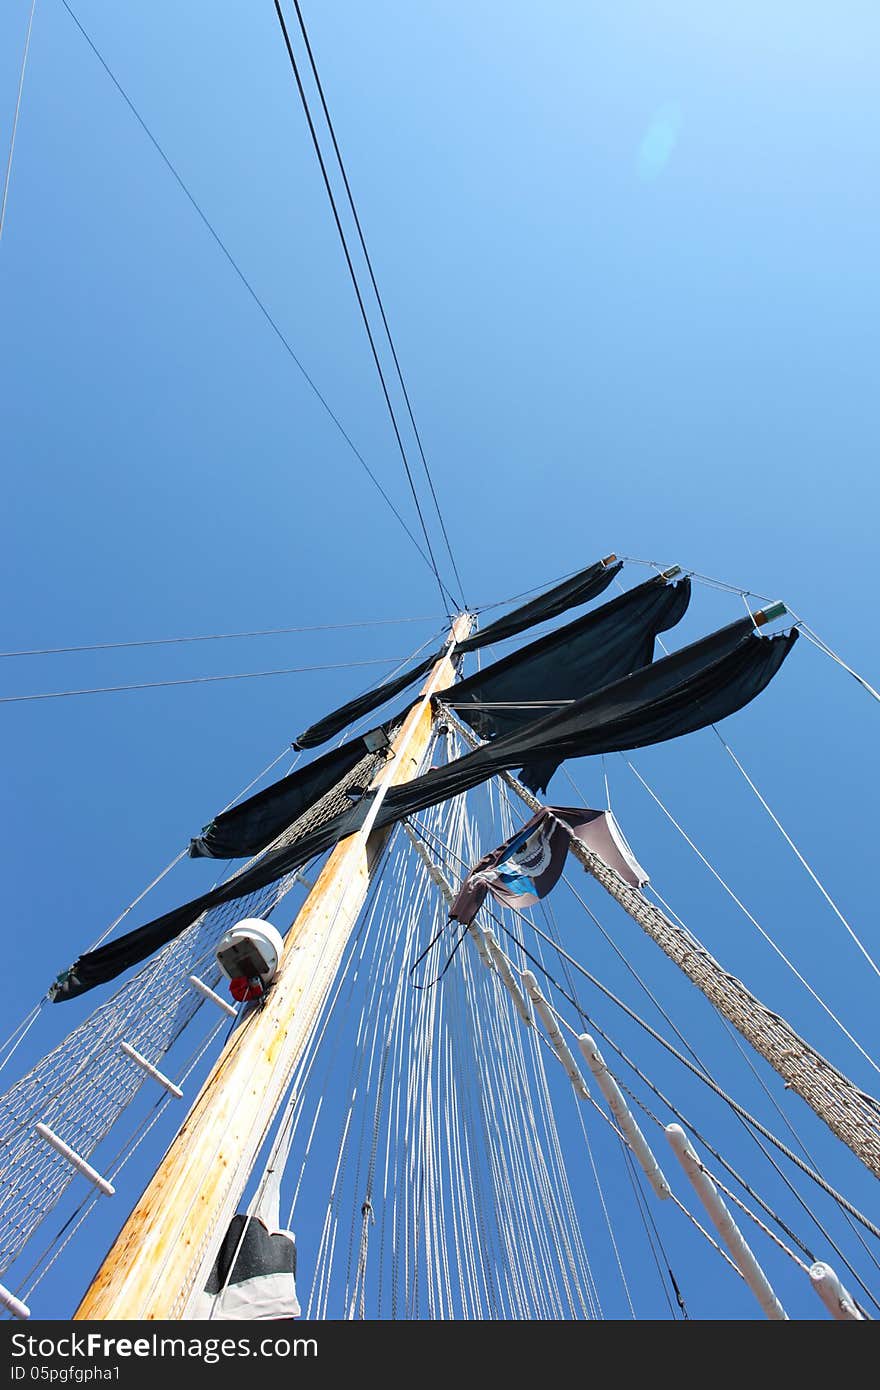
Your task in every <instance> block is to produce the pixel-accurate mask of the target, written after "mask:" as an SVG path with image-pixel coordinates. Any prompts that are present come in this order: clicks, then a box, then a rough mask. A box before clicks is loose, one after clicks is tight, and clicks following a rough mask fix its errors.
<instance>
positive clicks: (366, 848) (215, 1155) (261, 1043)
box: [74, 613, 471, 1321]
mask: <svg viewBox="0 0 880 1390" xmlns="http://www.w3.org/2000/svg"><path fill="white" fill-rule="evenodd" d="M470 628H471V618H470V616H469V615H468V614H466V613H465V614H461V615H460V616H459V617H458V618H456V619H455V621H454V623H453V625H452V629H451V632H450V634H449V639H448V645H447V650H446V652H445V653H444V655H443V656H442V657H441V658H440V659H439V660H438V661H437V663H436V665H435V666H434V668H433V669H432V671H431V674H430V676H429V677H428V680H427V682H426V683H425V685H424V687H423V688H422V692H421V694H422V698H421V699H420V700H419V702H418V704H416V705H415V706H414V707H413V709H412V710H411V711H410V713H409V714H408V715H407V718H406V720H405V721H404V723H403V725H402V726H401V728H400V731H399V732H398V734H397V736H396V738H395V739H394V740H393V742H392V745H391V747H392V751H393V754H394V756H393V757H392V758H391V759H390V761H389V763H388V765H387V766H386V767H385V768H383V769H382V771H381V772H380V773H379V775H378V776H377V778H376V779H375V781H374V783H373V786H374V787H376V788H377V792H376V796H375V797H374V800H373V806H372V807H371V811H370V815H369V817H368V819H367V822H366V824H365V825H364V828H363V829H362V830H360V831H359V832H358V833H357V834H356V835H352V836H350V837H349V838H348V839H346V840H343V841H342V842H341V844H339V845H337V847H336V848H335V850H334V851H333V853H332V854H331V855H330V858H329V859H328V861H327V863H326V865H325V866H324V868H323V870H322V872H321V874H320V875H319V877H318V880H317V882H316V884H315V886H314V888H313V889H312V891H311V893H310V894H309V896H308V898H307V899H306V901H305V903H304V904H303V906H302V908H301V909H300V912H299V914H298V916H297V918H296V920H295V921H294V923H293V926H292V927H291V930H290V932H289V934H288V936H287V940H286V942H285V948H284V954H283V957H282V962H281V966H280V969H279V972H278V976H277V979H276V981H275V984H274V985H273V987H272V990H271V992H270V994H269V996H268V999H267V1001H266V1004H265V1007H264V1008H262V1009H259V1010H257V1009H254V1010H252V1011H251V1012H250V1013H249V1014H248V1015H247V1016H246V1017H245V1018H244V1020H243V1022H242V1023H241V1025H240V1026H239V1027H238V1028H237V1029H236V1030H235V1032H234V1033H233V1035H232V1037H231V1038H230V1039H229V1041H228V1043H227V1044H226V1047H225V1048H224V1049H223V1052H222V1053H221V1055H220V1057H219V1059H218V1060H217V1062H216V1064H215V1066H214V1067H213V1068H212V1071H211V1074H210V1075H209V1077H208V1079H207V1081H206V1082H205V1084H204V1086H203V1087H202V1089H201V1091H200V1093H199V1095H198V1097H197V1098H196V1101H195V1103H194V1104H193V1107H192V1109H191V1111H190V1113H189V1115H188V1116H187V1119H186V1120H185V1122H184V1124H183V1126H182V1128H181V1129H180V1131H179V1133H178V1135H177V1137H176V1138H175V1139H174V1141H173V1143H172V1144H171V1147H170V1148H169V1150H168V1152H167V1154H166V1155H165V1157H164V1159H163V1160H162V1163H161V1164H160V1166H159V1168H158V1169H157V1171H156V1173H155V1175H154V1176H153V1178H152V1180H151V1181H150V1183H149V1185H148V1187H147V1188H146V1190H145V1192H144V1193H143V1195H142V1196H141V1198H140V1200H139V1202H138V1203H137V1205H136V1206H135V1208H134V1210H133V1212H132V1213H131V1215H130V1217H129V1218H128V1220H127V1221H126V1223H125V1225H124V1226H123V1228H122V1230H121V1232H120V1233H119V1235H118V1237H117V1238H116V1240H115V1242H114V1244H113V1246H112V1247H111V1249H110V1251H109V1253H108V1254H107V1256H106V1258H105V1260H104V1262H103V1264H102V1265H101V1267H100V1269H99V1270H98V1272H97V1274H96V1275H95V1277H94V1279H93V1280H92V1282H91V1284H90V1286H89V1288H88V1290H87V1292H86V1295H85V1297H84V1298H83V1300H82V1302H81V1303H80V1305H79V1308H78V1309H77V1311H76V1313H75V1314H74V1317H75V1319H78V1320H85V1319H100V1320H102V1321H106V1320H110V1319H135V1318H144V1319H161V1318H180V1317H183V1316H185V1312H186V1307H187V1304H188V1303H189V1301H190V1299H191V1298H192V1297H193V1296H194V1294H196V1293H197V1292H198V1290H199V1289H200V1288H201V1287H202V1285H203V1284H204V1282H205V1278H206V1276H207V1272H208V1270H209V1269H210V1265H211V1262H212V1259H213V1252H214V1244H215V1243H216V1241H217V1240H219V1238H220V1236H221V1234H222V1232H223V1231H225V1229H226V1224H228V1222H229V1220H230V1219H231V1217H232V1215H233V1214H234V1212H235V1209H236V1206H237V1204H238V1201H239V1199H240V1196H241V1191H240V1188H241V1186H242V1185H243V1181H244V1179H240V1178H239V1175H242V1174H244V1175H246V1174H247V1173H248V1172H249V1171H250V1168H251V1167H252V1165H253V1163H254V1162H255V1160H256V1158H257V1155H258V1153H259V1150H260V1147H261V1145H262V1142H263V1139H264V1136H265V1130H266V1125H267V1122H268V1118H269V1117H270V1116H271V1115H272V1114H273V1113H274V1111H275V1109H276V1108H277V1106H278V1105H279V1104H280V1102H281V1100H282V1098H283V1096H284V1092H285V1090H286V1088H287V1085H288V1083H289V1081H290V1078H291V1076H292V1074H293V1072H294V1069H295V1067H296V1064H297V1062H298V1060H299V1058H300V1056H301V1055H302V1052H303V1049H304V1046H305V1044H306V1042H307V1040H308V1038H309V1035H310V1032H311V1029H312V1026H313V1024H314V1022H315V1020H316V1018H317V1017H318V1014H319V1012H320V1008H321V1005H322V1003H323V1002H324V1000H325V999H326V997H327V994H328V991H329V989H330V987H331V985H332V983H333V979H334V976H335V974H336V971H337V968H338V966H339V963H340V960H341V958H342V954H343V951H344V949H345V944H346V942H347V941H348V938H349V936H350V934H351V931H352V928H353V927H354V924H355V922H356V921H357V917H358V914H359V912H360V909H361V907H362V906H363V903H364V899H365V897H366V894H367V890H368V888H369V884H370V878H371V874H372V871H373V868H374V866H375V864H376V862H377V860H378V858H379V855H380V852H381V850H382V848H383V846H384V844H385V841H386V839H387V837H388V834H389V831H388V830H378V831H372V825H373V822H374V820H375V816H376V813H377V812H378V809H379V805H380V804H381V801H382V799H383V797H384V794H385V791H386V790H387V789H388V788H389V787H391V786H394V785H397V784H399V783H401V782H408V781H410V780H411V778H412V777H413V776H415V775H416V773H417V772H418V770H419V768H420V766H421V762H422V758H423V756H424V754H425V751H426V749H427V747H428V742H429V739H430V735H431V728H432V724H433V716H432V710H431V696H432V694H433V692H434V691H436V690H440V689H443V688H444V687H445V686H447V685H449V684H451V682H452V680H453V678H454V674H455V672H454V667H453V663H452V660H451V649H452V643H453V642H454V641H461V640H463V638H465V637H466V636H467V635H468V633H469V632H470Z"/></svg>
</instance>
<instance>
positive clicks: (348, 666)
mask: <svg viewBox="0 0 880 1390" xmlns="http://www.w3.org/2000/svg"><path fill="white" fill-rule="evenodd" d="M397 660H399V658H398V657H396V656H374V657H369V658H368V659H366V660H364V661H332V662H327V663H325V664H323V665H319V666H285V667H283V668H281V669H279V670H277V671H235V672H233V673H232V674H231V675H223V676H186V677H184V678H183V679H182V680H169V681H138V682H135V683H134V684H131V685H96V686H91V687H90V688H88V689H86V690H48V691H42V692H41V693H40V694H38V695H0V705H14V704H20V703H21V702H22V701H25V700H61V699H64V698H65V697H66V696H68V695H112V694H116V693H118V692H119V691H122V690H160V689H165V688H167V687H168V686H172V685H210V684H211V683H212V682H214V681H250V680H257V679H259V678H260V677H262V676H295V675H302V674H303V673H304V672H307V671H348V670H352V669H353V668H354V667H356V666H387V665H389V664H390V663H391V662H393V661H397Z"/></svg>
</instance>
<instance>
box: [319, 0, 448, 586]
mask: <svg viewBox="0 0 880 1390" xmlns="http://www.w3.org/2000/svg"><path fill="white" fill-rule="evenodd" d="M293 4H294V9H295V10H296V17H297V19H298V20H299V27H300V32H301V34H302V36H303V42H304V44H305V47H306V53H307V54H308V56H309V63H310V65H311V69H312V76H313V77H314V79H315V86H316V87H317V89H318V96H319V97H320V98H321V107H322V109H323V112H324V119H325V121H326V122H327V129H328V131H329V132H330V139H331V140H332V142H333V150H334V153H335V154H336V162H337V164H338V165H339V172H340V174H341V175H342V182H343V183H344V185H345V192H346V195H347V197H348V204H349V207H350V208H351V214H352V217H353V218H354V225H355V227H356V228H357V234H358V238H359V240H360V243H361V250H362V251H363V253H364V260H365V262H366V265H367V270H368V271H369V275H370V282H371V284H372V286H373V293H374V294H375V296H376V303H377V305H378V306H379V313H380V314H381V316H382V325H383V327H384V329H385V336H386V338H387V339H388V346H389V347H390V349H391V356H392V358H393V359H394V366H395V369H396V371H397V379H398V381H399V382H400V389H401V391H402V392H403V399H404V400H405V401H406V408H407V412H408V414H409V420H410V424H411V425H412V429H413V434H414V435H415V439H416V443H417V445H418V449H419V455H420V457H421V460H422V466H423V467H424V470H425V477H426V478H427V480H428V486H429V488H430V489H431V496H432V497H433V499H434V507H435V509H436V512H437V519H438V520H439V522H440V529H441V531H442V532H443V539H444V541H445V542H446V549H447V551H448V552H449V559H450V560H451V562H452V568H453V571H454V573H455V578H456V580H457V581H458V587H459V589H460V591H461V597H462V602H463V603H464V605H465V607H467V601H466V599H465V597H464V585H463V584H462V582H461V575H460V574H459V572H458V565H457V564H456V563H455V556H454V555H453V553H452V546H451V544H450V541H449V534H448V532H447V530H446V523H445V521H444V520H443V513H442V512H441V510H440V503H439V501H438V498H437V493H436V491H435V488H434V480H433V478H432V477H431V470H430V469H429V467H428V460H427V458H426V457H425V450H424V448H423V447H422V439H421V435H420V434H419V430H418V426H417V425H416V420H415V415H414V414H413V408H412V404H411V402H410V398H409V392H408V391H407V389H406V382H405V381H404V379H403V371H402V369H401V366H400V361H399V360H398V356H397V349H396V348H395V346H394V339H393V338H392V336H391V328H390V326H389V323H388V318H387V315H386V313H385V306H384V304H383V303H382V296H381V294H380V293H379V286H378V284H377V283H376V276H375V274H374V273H373V262H372V261H371V260H370V253H369V251H368V250H367V243H366V240H365V238H364V232H363V228H362V227H361V220H360V217H359V216H358V211H357V207H356V206H355V201H354V194H353V193H352V191H351V185H350V184H349V182H348V175H347V173H346V172H345V165H344V163H343V160H342V152H341V150H340V148H339V142H338V141H337V139H336V131H335V130H334V128H333V121H332V120H331V118H330V112H329V110H328V107H327V101H326V98H325V96H324V88H323V86H322V83H321V79H320V77H319V76H318V67H317V64H316V62H315V56H314V54H313V52H312V45H311V43H310V42H309V36H308V33H307V31H306V25H305V20H304V19H303V15H302V10H301V9H300V5H299V0H293Z"/></svg>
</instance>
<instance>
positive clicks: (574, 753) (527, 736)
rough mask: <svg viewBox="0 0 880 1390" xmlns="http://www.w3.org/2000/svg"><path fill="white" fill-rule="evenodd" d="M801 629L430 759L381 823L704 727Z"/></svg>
mask: <svg viewBox="0 0 880 1390" xmlns="http://www.w3.org/2000/svg"><path fill="white" fill-rule="evenodd" d="M797 636H798V634H797V630H796V629H793V630H792V631H790V632H788V633H784V634H780V635H778V636H773V637H763V636H759V635H757V634H756V632H755V628H754V623H753V620H752V618H751V617H746V618H743V619H741V620H740V621H739V622H736V623H732V624H730V625H729V626H728V627H725V628H721V629H720V630H719V631H717V632H714V633H711V634H710V635H709V636H707V637H704V638H702V639H701V640H700V641H698V642H694V643H692V644H691V645H690V646H687V647H684V648H683V649H682V650H681V651H678V652H674V653H672V655H670V656H666V657H664V658H663V659H662V660H660V661H657V662H654V663H653V664H650V665H647V666H643V667H642V668H641V669H639V670H636V671H634V672H632V673H631V674H629V675H627V676H625V677H623V678H622V679H619V680H616V681H613V682H611V683H610V684H606V685H604V686H602V687H601V688H600V689H598V690H595V691H593V692H592V693H590V694H588V695H587V696H585V697H584V698H583V699H579V700H575V701H574V702H573V703H572V704H570V705H565V706H563V707H562V708H560V709H559V710H556V711H554V712H552V713H551V714H549V715H546V716H545V717H543V718H538V719H534V720H532V721H530V722H529V723H527V724H525V725H524V726H523V727H522V728H521V729H518V730H515V731H514V732H512V733H510V734H507V735H506V736H504V737H500V738H496V739H494V740H493V741H491V742H489V743H485V744H483V745H482V746H481V747H479V748H477V749H475V750H474V751H473V752H470V753H467V754H465V755H464V756H463V757H461V758H457V759H455V760H454V761H453V762H451V763H449V764H447V765H446V766H445V767H438V768H433V769H432V770H431V771H429V772H426V773H424V774H423V775H422V776H421V777H417V778H415V779H414V780H413V781H411V782H408V783H405V784H402V785H400V786H397V787H392V788H391V789H390V790H389V791H388V792H387V794H386V796H385V800H384V801H383V803H382V806H381V807H380V809H379V813H378V816H377V818H376V821H375V828H376V829H380V828H382V827H384V826H389V825H393V824H395V823H396V822H398V821H401V820H404V819H405V818H406V817H407V816H410V815H413V814H414V813H416V812H417V811H422V810H426V809H427V808H428V807H430V806H436V805H438V804H439V803H440V802H443V801H447V800H449V799H450V798H451V797H454V796H458V795H459V794H461V793H462V792H465V791H468V790H470V789H471V788H472V787H475V786H478V785H479V784H480V783H481V782H484V781H486V780H487V779H488V778H489V777H492V776H494V775H495V773H498V772H502V771H508V770H511V769H516V768H521V769H522V771H521V774H520V775H521V777H522V780H523V781H524V782H525V783H526V785H527V786H530V787H531V788H532V789H533V790H537V789H539V788H542V787H546V785H547V782H548V781H549V779H550V777H551V776H552V775H553V773H554V771H555V770H556V768H557V767H558V766H559V764H560V763H561V762H563V761H564V760H565V759H566V758H577V757H584V756H588V755H593V754H598V753H611V752H618V751H622V750H624V749H631V748H640V747H644V746H646V745H648V744H652V743H661V742H664V741H666V740H668V739H672V738H678V737H681V736H682V735H684V734H688V733H692V732H694V731H696V730H697V729H702V728H706V727H707V726H708V725H709V724H713V723H715V722H717V721H718V720H720V719H723V718H726V716H727V715H730V714H733V713H735V712H736V711H737V710H739V709H742V708H743V706H745V705H747V704H748V703H749V702H750V701H751V700H753V699H754V698H755V697H756V696H757V695H759V694H760V693H761V691H762V690H763V689H764V688H765V687H766V686H767V685H768V684H769V682H770V681H771V680H772V679H773V677H774V676H775V674H776V673H777V671H778V670H779V668H780V666H781V665H782V663H783V661H784V660H785V658H786V657H787V655H788V653H789V652H790V651H791V648H792V646H793V645H794V643H795V641H796V640H797ZM370 805H371V796H370V795H369V794H367V795H365V796H364V797H363V798H362V799H361V800H360V801H359V802H358V803H357V804H355V805H353V806H351V807H350V808H349V809H347V810H345V811H343V812H341V813H340V814H338V815H336V816H334V817H333V818H331V819H330V820H329V821H327V822H326V823H325V824H324V825H322V826H321V827H320V828H318V829H317V830H314V831H312V832H311V833H308V834H306V835H304V836H302V837H301V838H299V839H295V840H294V841H293V842H292V843H290V844H286V845H283V846H280V847H278V848H276V849H274V850H269V851H268V853H266V854H265V855H263V857H262V858H261V859H260V860H259V861H258V862H257V863H255V864H253V865H252V866H251V867H250V868H248V869H246V870H244V871H243V872H242V873H241V874H239V875H238V876H237V877H236V878H234V879H232V880H231V881H229V882H228V883H225V884H221V885H220V886H219V887H218V888H214V889H212V890H211V891H210V892H208V893H205V894H203V895H202V896H201V897H199V898H196V899H194V900H193V901H192V902H190V903H186V904H184V906H182V907H179V908H175V909H173V910H172V911H171V912H167V913H165V914H164V915H163V916H161V917H158V918H156V919H155V920H154V921H152V922H148V923H146V924H145V925H144V926H142V927H138V928H136V929H135V930H134V931H131V932H128V933H127V934H126V935H124V936H121V937H119V938H117V939H116V940H113V941H109V942H107V943H106V944H105V945H104V946H101V947H99V948H98V949H97V950H95V951H90V952H88V953H86V954H85V955H83V956H80V957H79V959H78V960H77V961H76V962H75V963H74V965H73V966H71V967H70V969H69V970H68V971H66V972H64V974H63V975H61V976H59V978H58V980H57V981H56V982H55V984H54V985H53V987H52V989H51V990H50V997H51V998H52V999H54V1000H56V1001H61V1000H64V999H71V998H74V997H75V996H77V995H79V994H82V993H84V992H85V991H86V990H89V989H92V988H93V987H94V986H95V985H99V984H103V983H105V982H106V981H108V980H112V979H114V978H115V977H116V976H117V975H119V974H121V973H122V971H123V970H126V969H128V968H129V967H130V966H132V965H135V964H137V963H138V962H139V961H141V960H144V959H146V957H147V956H149V955H151V954H152V953H153V952H154V951H156V950H158V949H159V948H160V947H161V946H163V945H165V944H166V942H168V941H170V940H172V939H173V938H174V937H175V936H177V935H179V934H180V932H182V931H183V930H185V928H186V927H188V926H189V925H190V924H191V923H192V922H194V921H195V920H196V918H197V917H198V916H199V915H200V914H201V913H202V912H204V911H206V910H207V909H208V908H211V907H216V906H217V905H219V904H220V903H224V902H231V901H234V900H235V899H236V898H240V897H243V896H245V895H246V894H247V893H250V892H252V891H254V890H255V889H258V888H262V887H264V886H266V885H267V884H269V883H273V882H275V881H276V880H277V879H279V878H281V877H282V876H283V875H284V874H286V873H289V872H290V871H291V870H293V869H296V868H298V867H300V866H301V865H303V864H305V863H306V862H307V861H308V860H309V859H311V858H313V857H314V856H315V855H318V854H323V853H324V852H326V851H327V850H329V849H331V848H332V847H333V845H335V844H336V843H338V841H339V840H341V839H344V838H345V837H346V836H348V835H351V834H354V833H355V832H356V831H357V830H358V829H359V828H360V827H361V825H363V823H364V821H365V820H366V817H367V815H368V813H369V809H370Z"/></svg>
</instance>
